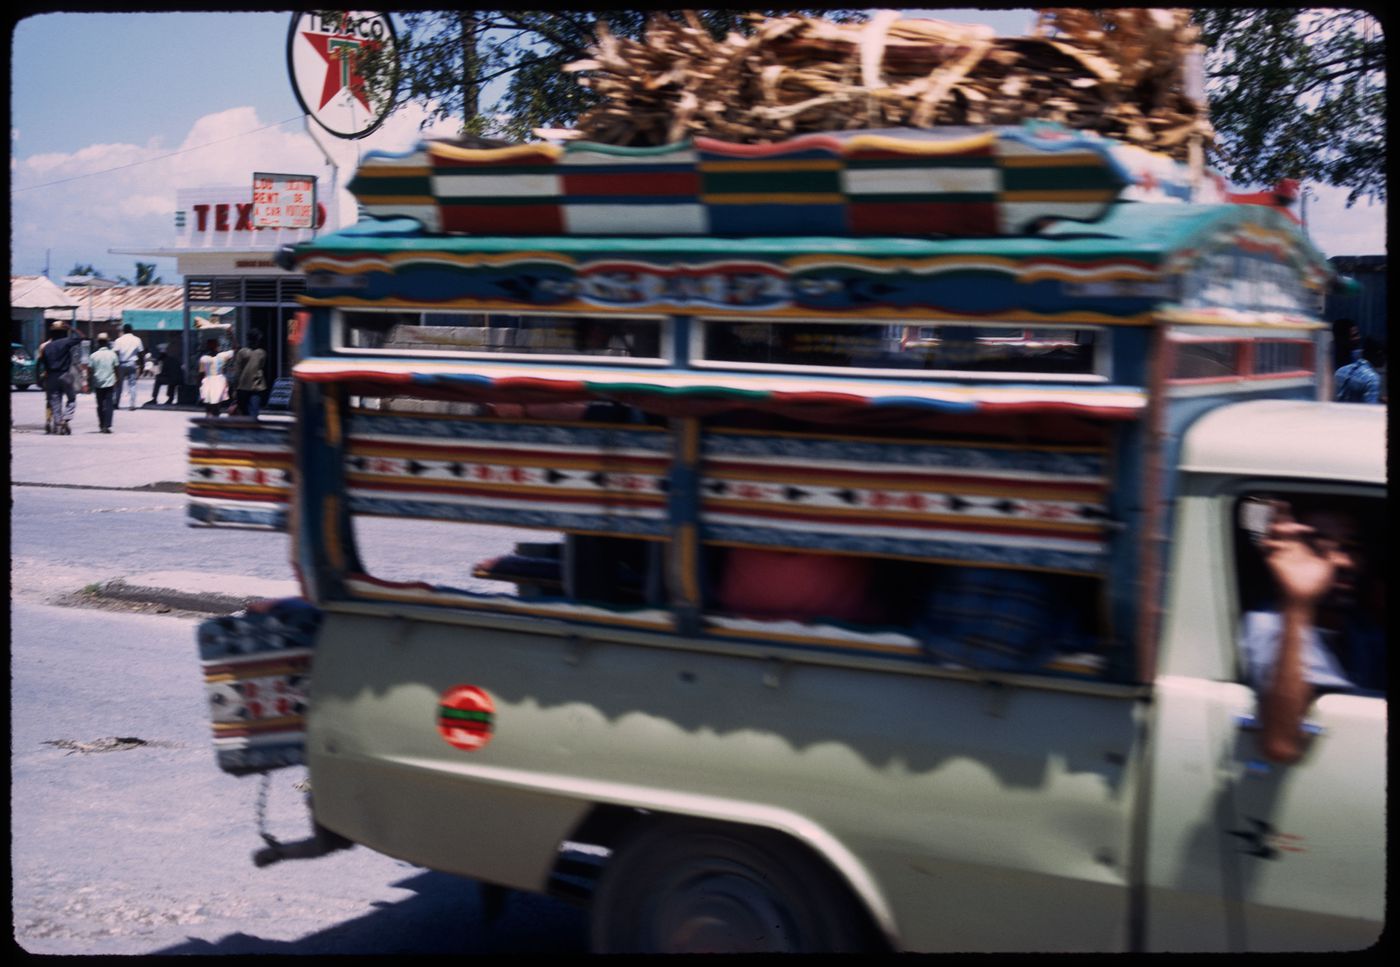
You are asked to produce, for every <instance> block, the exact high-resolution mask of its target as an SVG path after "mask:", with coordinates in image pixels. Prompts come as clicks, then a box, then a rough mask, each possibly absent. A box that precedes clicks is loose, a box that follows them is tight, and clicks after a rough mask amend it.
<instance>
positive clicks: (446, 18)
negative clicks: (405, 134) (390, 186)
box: [360, 10, 864, 141]
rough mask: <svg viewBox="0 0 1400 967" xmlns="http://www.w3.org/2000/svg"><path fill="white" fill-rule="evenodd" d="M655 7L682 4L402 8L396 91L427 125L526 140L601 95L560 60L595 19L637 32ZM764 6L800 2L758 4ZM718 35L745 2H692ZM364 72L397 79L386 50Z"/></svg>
mask: <svg viewBox="0 0 1400 967" xmlns="http://www.w3.org/2000/svg"><path fill="white" fill-rule="evenodd" d="M654 12H661V13H668V14H670V15H671V16H673V17H675V18H677V19H679V18H680V17H681V12H680V11H678V10H676V11H649V10H603V11H598V12H596V13H593V12H584V11H578V10H473V11H446V10H432V11H415V12H405V13H401V14H398V15H397V16H398V18H399V23H400V24H401V25H402V27H403V29H402V30H401V31H400V35H399V50H398V53H399V60H400V69H399V73H400V82H399V85H398V91H399V97H400V99H401V100H407V101H414V102H418V103H421V104H423V105H424V106H426V107H427V108H428V110H429V116H428V119H427V121H425V124H427V123H430V122H432V121H435V120H447V119H451V118H462V119H463V120H462V132H463V133H464V134H472V135H478V136H484V137H498V138H506V139H510V140H516V141H523V140H527V139H529V138H531V134H530V132H531V131H532V130H533V129H534V128H537V127H564V126H569V125H571V124H572V123H573V122H574V121H575V120H576V119H577V118H578V116H579V115H580V114H581V113H583V112H584V111H585V110H587V109H588V108H589V107H591V106H592V105H593V104H595V103H597V95H595V94H594V93H593V92H592V91H590V90H589V89H588V88H586V87H583V86H582V85H580V84H579V83H578V81H577V80H576V79H575V77H574V76H573V75H572V74H566V73H564V72H563V70H562V68H563V66H564V65H565V64H568V63H569V62H570V61H575V60H581V59H582V58H584V57H586V56H587V55H588V53H589V49H590V47H591V46H592V45H593V44H594V43H595V42H596V40H597V34H596V33H595V27H596V24H597V23H598V22H599V21H600V20H601V21H603V22H605V23H606V24H607V29H608V30H609V31H610V32H611V33H612V34H613V35H615V36H618V37H625V38H632V39H635V38H639V37H641V35H642V31H643V28H644V27H645V25H646V19H647V17H648V16H650V15H651V14H652V13H654ZM762 12H763V13H767V14H769V15H774V16H776V15H779V14H786V13H800V12H804V11H792V10H771V11H762ZM697 15H698V16H699V17H700V19H701V21H702V22H703V23H704V24H705V26H706V27H707V28H708V29H709V30H710V32H711V33H712V34H713V35H714V36H715V37H716V38H722V37H724V36H725V35H726V34H728V33H729V32H730V31H735V32H737V33H740V34H744V35H747V34H750V33H752V28H751V27H750V26H749V24H748V22H747V21H746V20H745V19H744V11H742V10H701V11H697ZM820 15H821V16H823V17H827V18H831V19H836V20H857V19H861V18H863V16H864V15H863V14H861V13H857V12H855V11H846V10H823V11H821V12H820ZM360 72H361V74H362V75H364V77H365V78H366V82H367V84H368V85H369V87H370V88H371V89H372V90H373V89H376V88H378V89H383V88H384V87H385V85H389V84H392V83H393V81H392V79H391V78H390V77H389V75H388V66H387V65H386V64H385V63H384V62H383V58H376V56H375V54H374V52H373V51H367V52H365V53H364V54H363V55H362V59H361V62H360ZM497 78H508V81H507V84H506V89H505V93H504V94H503V95H502V96H501V98H500V100H499V102H497V103H495V104H490V105H485V104H481V103H480V92H481V91H482V90H484V89H485V88H486V86H487V85H488V84H490V83H491V82H492V81H495V80H496V79H497Z"/></svg>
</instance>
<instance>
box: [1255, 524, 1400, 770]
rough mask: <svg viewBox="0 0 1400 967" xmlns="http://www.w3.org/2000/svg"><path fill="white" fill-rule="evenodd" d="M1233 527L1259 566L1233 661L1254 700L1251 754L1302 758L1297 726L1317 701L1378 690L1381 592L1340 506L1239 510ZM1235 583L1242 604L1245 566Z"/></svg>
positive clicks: (1381, 683)
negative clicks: (1257, 594)
mask: <svg viewBox="0 0 1400 967" xmlns="http://www.w3.org/2000/svg"><path fill="white" fill-rule="evenodd" d="M1240 524H1241V526H1242V528H1243V529H1244V530H1245V531H1246V532H1247V533H1248V534H1249V535H1250V539H1247V540H1243V541H1241V542H1240V546H1241V547H1251V546H1252V547H1254V548H1256V549H1257V552H1258V558H1259V559H1262V561H1263V564H1264V568H1265V573H1266V575H1267V581H1266V582H1265V586H1266V588H1267V592H1266V597H1265V598H1264V600H1261V601H1256V602H1255V603H1254V606H1253V607H1252V608H1250V609H1249V610H1246V612H1245V614H1244V616H1243V620H1242V622H1241V631H1240V652H1241V658H1242V659H1243V663H1244V677H1245V682H1246V683H1247V684H1249V685H1250V686H1251V687H1253V688H1254V690H1255V692H1256V693H1257V694H1258V696H1259V699H1258V702H1259V706H1258V707H1259V721H1260V737H1259V741H1260V749H1261V751H1262V752H1263V753H1264V754H1265V755H1266V756H1268V757H1269V758H1271V759H1273V760H1275V761H1278V762H1291V761H1294V760H1296V759H1297V758H1299V757H1300V756H1301V755H1302V753H1303V748H1304V746H1303V738H1302V731H1301V726H1302V722H1303V717H1304V715H1305V714H1306V712H1307V709H1308V706H1309V705H1310V704H1311V703H1312V700H1313V698H1314V697H1315V696H1316V695H1317V694H1319V693H1322V692H1327V691H1346V692H1358V691H1359V692H1372V693H1381V694H1383V693H1384V690H1385V665H1386V655H1385V650H1386V649H1385V611H1384V606H1385V589H1384V582H1383V580H1382V578H1381V576H1380V575H1379V574H1369V573H1367V570H1366V562H1365V559H1364V556H1363V555H1362V553H1361V536H1362V534H1363V533H1368V532H1371V533H1378V532H1380V531H1379V530H1377V529H1376V528H1374V527H1367V526H1366V525H1365V523H1364V522H1363V520H1362V518H1361V516H1360V515H1359V514H1358V513H1356V511H1355V510H1354V509H1353V508H1350V507H1347V506H1345V504H1344V502H1342V501H1336V502H1333V503H1332V504H1322V503H1312V504H1304V503H1301V502H1298V501H1285V500H1279V499H1276V498H1263V499H1247V500H1244V501H1241V505H1240ZM1249 561H1250V557H1249V556H1248V555H1246V557H1245V560H1244V562H1242V563H1243V564H1244V566H1245V573H1244V575H1243V577H1242V580H1241V585H1242V587H1243V591H1244V597H1245V599H1246V601H1247V607H1248V598H1249V597H1250V592H1251V588H1250V582H1249V579H1248V564H1249Z"/></svg>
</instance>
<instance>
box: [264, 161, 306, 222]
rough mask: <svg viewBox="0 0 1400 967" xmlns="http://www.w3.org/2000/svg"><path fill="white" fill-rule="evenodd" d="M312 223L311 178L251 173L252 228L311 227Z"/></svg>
mask: <svg viewBox="0 0 1400 967" xmlns="http://www.w3.org/2000/svg"><path fill="white" fill-rule="evenodd" d="M315 220H316V177H315V175H283V174H272V173H270V172H265V171H255V172H253V227H254V228H311V227H312V226H313V225H314V224H315Z"/></svg>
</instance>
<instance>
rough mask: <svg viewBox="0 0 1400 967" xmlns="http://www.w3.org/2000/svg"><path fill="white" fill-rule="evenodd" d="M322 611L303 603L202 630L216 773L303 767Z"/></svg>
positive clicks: (215, 621) (207, 624) (219, 621)
mask: <svg viewBox="0 0 1400 967" xmlns="http://www.w3.org/2000/svg"><path fill="white" fill-rule="evenodd" d="M320 621H321V612H320V610H319V609H317V608H315V607H314V606H312V605H310V604H308V603H307V602H306V601H304V600H302V599H300V598H289V599H285V600H281V601H276V602H272V603H271V604H270V605H269V606H268V609H267V610H266V611H258V612H245V613H240V614H235V615H226V616H223V617H219V618H211V619H209V620H208V621H204V622H201V623H200V625H199V629H198V642H199V654H200V659H201V666H202V668H203V673H204V687H205V695H206V697H207V700H208V703H209V716H210V719H211V722H212V725H213V736H214V752H215V757H216V759H217V761H218V763H219V767H220V768H221V769H223V770H224V771H226V772H232V773H235V774H242V773H247V772H262V771H266V770H268V769H276V768H281V767H283V766H289V765H298V764H300V763H301V762H302V761H303V755H302V748H303V742H304V737H305V729H306V724H305V719H304V716H305V714H306V708H307V702H308V692H307V686H308V682H309V680H310V672H311V656H312V650H313V646H314V645H315V640H316V632H317V629H318V628H319V627H320Z"/></svg>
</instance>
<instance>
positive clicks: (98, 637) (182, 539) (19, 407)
mask: <svg viewBox="0 0 1400 967" xmlns="http://www.w3.org/2000/svg"><path fill="white" fill-rule="evenodd" d="M150 391H151V381H150V380H142V381H141V382H140V386H139V395H138V399H139V400H142V401H144V400H147V399H149V398H150ZM10 404H11V429H10V480H11V503H10V586H11V591H10V641H11V651H10V669H11V683H10V736H11V758H10V763H11V767H10V768H11V773H10V780H11V785H10V829H11V847H10V849H11V853H10V857H11V877H12V879H11V889H12V910H11V922H12V926H13V931H14V939H15V942H16V944H17V945H18V946H19V947H20V948H21V949H22V950H25V951H27V952H29V953H34V954H200V953H206V954H248V953H283V954H351V953H355V954H374V953H379V954H386V953H410V954H411V953H438V954H449V953H452V954H462V953H485V952H493V951H509V952H519V953H526V952H558V953H564V952H582V951H585V950H586V949H587V918H586V914H585V912H584V911H583V910H581V909H578V908H575V907H573V906H569V905H567V904H565V903H563V902H562V901H556V900H552V899H548V898H545V897H538V896H527V895H521V894H511V895H509V896H508V898H507V899H506V902H505V903H504V905H503V907H502V908H501V910H500V912H499V915H497V916H494V917H487V916H485V911H484V908H483V902H482V894H481V891H480V888H479V886H478V884H476V883H475V882H473V881H470V880H467V879H463V878H460V877H454V876H450V875H447V874H443V873H437V872H431V871H428V870H424V869H422V868H420V867H416V866H413V865H411V864H408V863H404V862H400V861H398V860H395V859H393V858H391V857H388V856H383V855H381V854H378V853H373V852H371V851H369V850H366V849H364V848H362V847H355V848H353V849H349V850H344V851H341V852H337V853H332V854H330V855H329V856H325V857H322V858H320V859H315V860H300V861H287V862H283V863H279V864H276V865H274V866H270V867H266V868H262V869H258V868H255V867H254V865H253V863H252V859H251V856H252V854H253V852H254V851H255V850H257V849H259V848H260V847H262V846H263V841H262V839H261V838H260V836H259V833H258V824H257V821H256V818H255V815H256V814H255V807H256V803H257V800H258V797H259V784H260V782H261V780H260V779H259V778H258V777H255V776H254V777H244V778H236V777H234V776H230V775H227V774H225V773H223V772H221V771H220V770H219V769H218V767H217V766H216V765H215V762H214V753H213V747H212V744H211V741H210V729H209V718H208V714H207V712H206V706H205V698H204V684H203V680H202V677H201V673H200V666H199V658H198V654H197V651H196V646H195V628H196V625H197V624H198V622H199V621H200V620H203V619H204V618H207V617H209V614H207V613H199V612H196V611H193V610H187V609H188V608H189V606H191V605H198V604H200V602H201V601H203V602H206V606H217V604H218V603H219V602H221V601H227V600H229V599H237V598H246V597H261V596H272V595H277V594H295V593H297V586H296V583H295V579H294V576H293V574H292V570H291V566H290V563H289V550H290V539H289V538H288V536H287V535H286V534H283V533H275V532H269V531H260V530H253V529H237V530H211V529H206V528H201V527H190V526H188V525H187V523H186V517H185V497H184V494H183V493H180V492H178V491H179V488H180V486H181V485H182V484H183V481H184V479H185V472H186V471H185V459H186V458H185V449H186V439H185V437H186V430H187V425H188V420H189V418H190V417H191V416H192V415H195V414H194V413H193V411H187V410H181V409H178V408H174V407H165V406H161V407H159V408H155V407H142V408H140V409H138V410H137V411H136V412H129V411H128V410H126V409H125V408H124V407H125V406H126V401H123V409H121V410H120V411H119V412H118V413H117V414H116V417H115V420H114V422H113V428H114V432H113V433H112V434H111V435H101V434H99V433H98V432H97V431H98V425H97V413H96V404H95V403H94V400H93V397H92V396H91V395H81V396H79V398H78V410H77V418H76V420H75V421H74V424H73V435H72V436H69V437H57V436H48V435H46V434H45V433H44V432H43V419H44V400H43V395H42V394H41V393H39V392H38V391H36V390H29V391H27V392H21V391H14V392H11V394H10ZM382 523H385V524H388V523H390V522H388V521H384V522H382ZM512 539H513V535H512V534H511V532H509V531H504V530H496V531H492V530H489V529H483V530H479V531H476V532H474V533H473V541H474V542H473V543H471V544H470V545H467V546H463V547H457V548H452V549H450V550H446V551H444V552H443V554H444V555H445V556H444V558H443V561H444V564H445V566H452V567H456V566H460V562H461V561H465V560H469V559H474V560H480V559H482V558H484V557H487V556H490V555H492V554H494V553H500V552H501V551H502V550H504V549H508V548H509V546H510V541H511V540H512ZM378 543H379V544H380V545H381V546H386V547H389V546H392V545H391V542H388V541H379V542H378ZM423 553H424V552H423V549H422V548H416V549H414V552H413V554H412V555H411V557H413V558H414V559H415V560H416V561H418V562H419V563H420V564H423V563H424V562H423V560H422V558H423ZM390 563H392V562H390ZM118 591H120V592H121V596H117V592H118ZM108 592H111V593H108ZM304 780H305V770H304V769H300V768H292V769H283V770H280V771H277V772H274V773H272V774H271V780H270V782H269V786H268V789H267V828H268V831H269V832H270V833H271V834H272V835H274V836H275V837H277V838H278V839H279V840H282V841H284V842H286V841H294V840H299V839H302V838H303V837H305V836H307V835H309V833H310V821H309V817H308V813H307V810H306V807H305V804H304V792H303V789H304Z"/></svg>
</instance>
